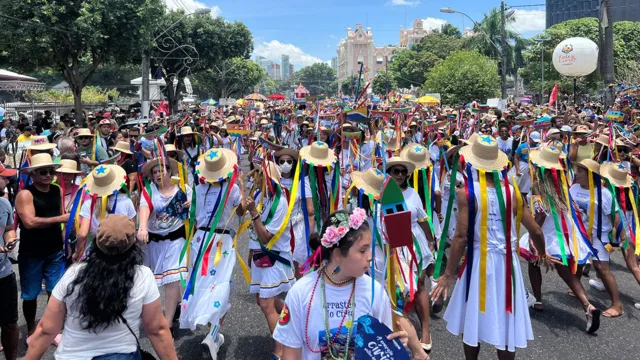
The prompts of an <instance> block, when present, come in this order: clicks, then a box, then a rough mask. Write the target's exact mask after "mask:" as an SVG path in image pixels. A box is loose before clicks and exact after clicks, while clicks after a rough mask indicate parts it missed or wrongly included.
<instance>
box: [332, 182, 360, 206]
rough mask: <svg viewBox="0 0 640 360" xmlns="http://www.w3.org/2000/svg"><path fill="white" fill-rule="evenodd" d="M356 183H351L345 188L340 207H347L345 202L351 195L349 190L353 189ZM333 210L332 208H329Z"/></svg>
mask: <svg viewBox="0 0 640 360" xmlns="http://www.w3.org/2000/svg"><path fill="white" fill-rule="evenodd" d="M355 187H356V185H355V184H353V183H351V185H350V186H349V188H348V189H347V192H346V194H344V197H343V198H342V208H343V209H346V208H347V204H348V203H349V195H351V191H352V190H353V188H355ZM331 209H332V210H333V208H331Z"/></svg>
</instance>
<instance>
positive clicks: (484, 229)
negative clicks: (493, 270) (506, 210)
mask: <svg viewBox="0 0 640 360" xmlns="http://www.w3.org/2000/svg"><path fill="white" fill-rule="evenodd" d="M478 171H479V173H480V174H479V175H478V180H480V312H481V313H483V314H484V312H485V309H486V307H487V245H488V239H487V235H488V232H489V229H488V226H487V221H488V217H489V204H488V200H487V178H486V177H485V172H484V170H478ZM496 186H500V184H496ZM469 226H473V224H469ZM468 246H473V245H472V244H469V245H468ZM467 266H469V268H471V267H473V264H467Z"/></svg>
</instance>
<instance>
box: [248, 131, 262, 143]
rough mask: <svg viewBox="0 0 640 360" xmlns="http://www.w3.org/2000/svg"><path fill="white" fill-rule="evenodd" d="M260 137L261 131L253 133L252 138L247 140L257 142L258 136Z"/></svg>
mask: <svg viewBox="0 0 640 360" xmlns="http://www.w3.org/2000/svg"><path fill="white" fill-rule="evenodd" d="M261 135H262V131H256V132H255V133H253V136H252V137H250V138H249V140H256V141H257V140H259V139H260V136H261Z"/></svg>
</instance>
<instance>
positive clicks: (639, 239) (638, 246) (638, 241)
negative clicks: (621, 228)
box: [629, 189, 640, 256]
mask: <svg viewBox="0 0 640 360" xmlns="http://www.w3.org/2000/svg"><path fill="white" fill-rule="evenodd" d="M629 201H630V202H631V208H632V209H633V218H634V220H635V222H636V243H635V244H634V245H635V247H636V255H637V256H640V237H639V236H640V234H639V233H638V228H640V222H638V207H637V206H636V199H635V197H634V196H633V189H629Z"/></svg>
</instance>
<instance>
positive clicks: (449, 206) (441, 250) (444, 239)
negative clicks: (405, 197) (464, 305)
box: [433, 152, 460, 279]
mask: <svg viewBox="0 0 640 360" xmlns="http://www.w3.org/2000/svg"><path fill="white" fill-rule="evenodd" d="M459 158H460V154H458V153H457V152H456V153H455V155H454V157H453V167H452V168H451V178H450V180H449V200H448V201H447V213H446V214H445V217H444V227H443V228H442V234H441V235H440V242H439V243H438V258H437V259H436V269H435V271H434V273H433V278H434V279H437V278H439V277H440V269H441V268H442V258H443V257H444V248H445V246H446V245H447V237H448V234H449V222H450V220H451V213H452V211H453V201H454V199H455V196H456V182H457V181H456V180H457V177H456V176H457V175H458V162H459V161H458V159H459Z"/></svg>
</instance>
